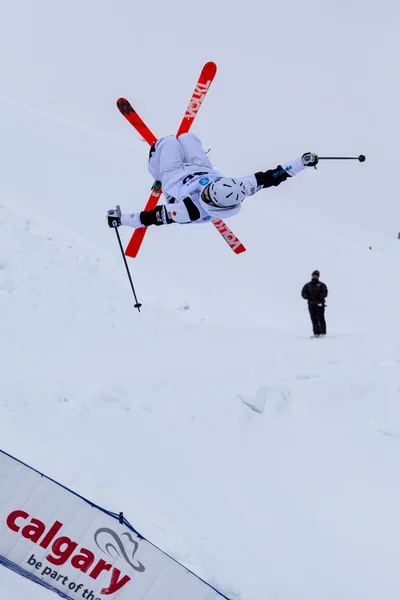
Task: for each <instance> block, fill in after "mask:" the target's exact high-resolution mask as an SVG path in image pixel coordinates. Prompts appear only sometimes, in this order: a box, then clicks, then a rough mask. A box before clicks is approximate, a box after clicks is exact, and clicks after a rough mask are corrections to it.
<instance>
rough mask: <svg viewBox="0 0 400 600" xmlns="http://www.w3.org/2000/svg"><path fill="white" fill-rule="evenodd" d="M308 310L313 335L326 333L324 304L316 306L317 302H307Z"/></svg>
mask: <svg viewBox="0 0 400 600" xmlns="http://www.w3.org/2000/svg"><path fill="white" fill-rule="evenodd" d="M308 310H309V311H310V317H311V322H312V325H313V331H314V335H319V334H321V333H326V323H325V306H323V305H322V306H318V304H309V305H308Z"/></svg>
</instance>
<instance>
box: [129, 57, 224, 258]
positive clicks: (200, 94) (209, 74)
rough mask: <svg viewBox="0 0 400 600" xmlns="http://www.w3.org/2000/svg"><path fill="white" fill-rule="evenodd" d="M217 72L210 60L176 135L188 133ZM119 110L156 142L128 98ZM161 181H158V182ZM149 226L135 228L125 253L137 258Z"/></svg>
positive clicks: (156, 193) (154, 197) (154, 196)
mask: <svg viewBox="0 0 400 600" xmlns="http://www.w3.org/2000/svg"><path fill="white" fill-rule="evenodd" d="M216 72H217V65H216V64H215V63H214V62H208V63H207V64H205V65H204V67H203V68H202V70H201V73H200V76H199V79H198V81H197V84H196V87H195V89H194V92H193V94H192V97H191V98H190V102H189V105H188V107H187V109H186V112H185V114H184V116H183V119H182V122H181V124H180V126H179V129H178V132H177V134H176V136H177V137H178V136H180V135H182V133H188V131H189V130H190V128H191V126H192V124H193V121H194V120H195V118H196V115H197V113H198V112H199V109H200V106H201V105H202V103H203V100H204V98H205V97H206V94H207V92H208V90H209V89H210V85H211V83H212V81H213V79H214V77H215V74H216ZM117 106H118V110H119V111H120V112H121V113H122V114H123V115H124V117H125V118H126V119H127V120H128V121H129V123H130V124H131V125H132V126H133V127H134V128H135V129H136V131H137V132H138V133H139V134H140V135H141V136H142V137H143V138H144V139H145V140H146V142H147V143H148V144H149V145H150V146H151V145H152V144H154V143H155V141H156V138H155V136H154V135H153V134H152V132H151V131H150V129H149V128H148V127H147V126H146V125H145V123H144V122H143V121H142V119H141V118H140V117H139V115H138V114H137V113H136V111H135V110H134V109H133V107H132V106H131V104H130V103H129V102H128V100H125V99H124V98H120V99H119V100H118V102H117ZM121 109H122V110H121ZM157 183H159V182H156V184H157ZM161 193H162V189H161V187H159V188H158V189H157V190H154V186H153V188H152V191H151V193H150V196H149V199H148V201H147V204H146V206H145V208H144V210H153V209H154V208H155V207H156V206H157V202H158V199H159V197H160V196H161ZM146 231H147V227H140V228H139V229H135V231H134V232H133V234H132V237H131V239H130V241H129V243H128V245H127V247H126V249H125V255H126V256H129V257H131V258H136V256H137V255H138V252H139V250H140V246H141V245H142V242H143V239H144V236H145V235H146Z"/></svg>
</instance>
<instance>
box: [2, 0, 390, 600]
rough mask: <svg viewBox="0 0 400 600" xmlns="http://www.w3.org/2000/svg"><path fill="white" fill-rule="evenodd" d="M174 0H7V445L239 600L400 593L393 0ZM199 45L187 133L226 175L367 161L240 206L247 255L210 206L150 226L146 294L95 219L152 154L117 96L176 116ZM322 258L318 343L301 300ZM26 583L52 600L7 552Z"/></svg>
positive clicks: (167, 126) (5, 595) (20, 585)
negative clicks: (301, 157)
mask: <svg viewBox="0 0 400 600" xmlns="http://www.w3.org/2000/svg"><path fill="white" fill-rule="evenodd" d="M167 4H168V3H163V2H158V0H157V2H156V3H153V4H147V5H146V4H143V5H141V4H140V5H137V4H132V3H129V2H126V1H123V0H119V1H118V2H114V3H109V2H105V1H104V0H103V1H100V2H94V1H92V0H87V1H86V2H84V3H82V2H77V1H75V0H73V1H71V2H69V3H64V4H62V5H60V3H54V2H51V1H50V0H38V1H37V2H35V3H32V2H29V1H28V0H20V1H19V2H13V3H8V4H6V5H5V6H4V7H3V8H2V12H3V14H2V18H1V23H0V31H1V34H2V35H1V36H0V66H1V72H2V79H1V83H0V140H1V143H0V239H1V245H0V315H1V317H0V338H1V365H2V370H1V377H0V392H1V393H0V447H1V448H3V449H4V450H6V451H7V452H9V453H11V454H13V455H15V456H17V457H18V458H20V459H21V460H24V461H26V462H28V463H29V464H32V465H33V466H34V467H36V468H38V469H40V470H41V471H43V472H45V473H46V474H48V475H49V476H51V477H54V478H56V479H58V480H60V481H61V482H62V483H63V484H65V485H68V486H70V487H72V488H73V489H75V490H76V491H77V492H79V493H80V494H83V495H85V496H87V497H90V498H91V499H92V500H93V501H96V502H98V503H99V504H101V505H103V506H107V507H108V508H110V509H111V510H115V511H119V510H123V511H124V513H125V514H126V516H127V517H128V518H129V520H130V521H131V522H132V523H133V525H134V526H135V527H136V528H137V529H138V530H139V531H140V532H141V533H142V534H143V535H145V536H146V537H147V538H148V539H150V540H151V541H152V542H154V543H156V544H157V545H159V546H160V547H161V548H163V549H164V550H165V551H167V552H169V553H170V554H171V555H173V556H174V557H175V558H177V559H178V560H179V561H182V562H183V563H184V564H185V565H187V566H188V567H189V568H190V569H191V570H193V571H194V572H196V573H197V574H198V575H200V576H201V577H203V578H205V579H206V580H207V581H209V582H210V583H212V584H213V585H215V586H216V587H217V588H218V589H220V590H221V591H223V592H224V593H225V594H226V595H227V596H229V597H232V598H235V599H236V598H237V599H239V598H240V600H250V599H251V600H264V599H266V598H271V599H274V600H275V599H276V600H278V599H279V600H290V599H292V598H293V599H294V598H296V600H299V599H300V600H303V598H304V599H306V598H307V600H314V599H317V598H318V599H319V598H324V599H326V600H331V599H332V600H333V599H335V600H337V598H339V597H340V598H343V599H346V600H347V599H349V600H350V599H351V600H354V598H363V600H365V599H371V600H372V599H374V600H375V599H378V598H382V597H385V598H395V596H396V594H397V591H398V588H399V584H400V576H399V570H398V538H399V533H400V532H399V525H398V518H397V511H398V505H399V501H400V486H399V484H398V482H397V472H398V466H399V459H400V456H399V453H400V446H399V444H400V408H399V406H400V404H399V401H400V396H399V394H400V342H399V332H400V324H399V320H398V319H397V315H396V308H397V306H398V304H399V301H400V282H399V281H398V278H397V277H396V275H397V270H398V261H399V254H400V241H398V240H397V233H398V230H400V222H398V221H396V219H397V217H398V203H397V200H396V194H395V190H396V187H395V177H396V157H397V143H398V133H399V132H398V129H399V126H398V123H397V122H394V120H393V115H394V114H395V113H396V107H397V104H398V100H399V89H398V83H397V82H396V80H395V77H394V76H393V73H395V72H396V68H397V67H396V56H397V55H398V51H399V41H398V40H399V39H400V37H399V19H398V17H399V11H400V9H399V8H398V6H397V4H395V3H394V2H387V3H385V2H384V3H383V4H382V5H381V8H380V10H379V12H378V9H377V8H376V7H375V5H373V4H370V3H368V2H367V3H359V2H354V3H344V2H336V3H334V4H332V3H329V4H328V3H320V4H319V5H316V4H315V3H311V2H309V1H308V0H307V1H306V2H305V3H301V5H300V4H299V3H297V2H294V1H292V0H290V1H289V4H286V5H285V9H284V10H282V11H281V10H278V9H277V7H276V6H271V5H268V4H265V3H263V2H261V1H259V2H256V1H255V0H251V1H250V2H247V3H246V4H242V3H239V2H236V1H235V2H233V3H231V4H232V6H231V7H230V12H229V13H228V12H227V9H226V8H225V7H224V6H223V5H222V3H217V4H216V3H215V2H213V3H211V1H209V0H207V1H206V2H205V3H203V4H202V6H201V10H200V8H195V7H193V6H188V5H187V4H185V3H183V2H180V1H179V0H174V2H173V3H172V5H169V6H167ZM371 39H373V40H374V43H373V44H372V43H371V42H370V41H371ZM361 50H362V52H361ZM211 59H212V60H215V61H216V62H217V64H218V67H219V71H218V74H217V77H216V80H215V82H214V83H213V86H212V88H211V91H210V94H209V96H208V97H207V99H206V100H205V102H204V105H203V106H202V108H201V111H200V114H199V116H198V118H197V120H196V127H195V131H196V132H197V133H198V134H199V135H200V137H201V138H202V139H203V140H204V145H205V146H206V147H207V148H208V147H211V152H210V158H211V160H212V161H213V162H214V164H215V165H216V166H217V167H218V168H220V169H221V170H223V171H224V172H226V173H227V174H232V175H233V174H237V175H240V174H242V175H244V174H246V173H251V172H254V171H257V170H261V169H263V170H264V169H267V168H270V167H274V166H276V164H277V163H279V162H283V161H285V160H289V159H291V158H293V157H295V156H297V155H298V154H301V153H302V152H304V151H307V150H312V151H316V152H318V153H320V154H321V155H323V154H324V155H327V154H333V155H336V154H339V153H345V154H355V155H358V154H359V153H360V152H363V153H365V154H366V155H367V162H366V163H364V164H359V163H358V162H351V161H349V162H348V163H324V164H321V166H320V167H319V168H318V170H317V171H314V170H310V172H307V173H304V174H301V175H299V177H297V178H296V179H294V180H293V181H290V182H289V183H287V184H284V185H282V186H280V187H279V188H277V189H274V190H267V191H265V192H262V193H260V194H258V195H257V196H255V197H254V198H252V199H248V201H247V203H246V205H245V207H244V209H243V211H242V212H241V214H240V216H238V217H237V218H235V219H232V220H231V221H229V225H230V227H231V228H232V229H233V230H234V231H235V233H237V235H238V236H239V237H240V238H241V240H242V241H243V242H244V243H245V245H246V247H247V252H246V253H245V254H243V255H241V256H235V255H234V254H233V253H232V252H231V251H230V250H229V248H228V247H227V246H226V244H224V242H223V241H222V240H221V239H220V236H219V235H218V234H217V233H216V232H215V230H214V228H212V226H211V225H210V226H208V225H204V226H202V227H179V226H171V227H165V228H158V229H156V230H155V231H154V230H151V231H149V232H148V236H147V237H146V240H145V243H144V245H143V248H142V250H141V253H140V255H139V257H138V258H137V259H136V260H134V261H130V266H131V269H132V275H133V278H134V281H135V284H136V287H137V292H138V295H139V297H140V300H141V301H142V302H143V310H142V312H141V313H140V314H138V313H137V311H135V310H134V309H133V301H132V300H133V299H132V296H131V292H130V289H129V285H128V281H127V279H126V275H125V272H124V267H123V264H122V260H121V256H120V254H119V249H118V245H117V242H116V240H115V235H114V233H113V232H112V231H110V230H109V229H108V228H107V226H106V223H105V219H104V214H105V211H106V210H107V209H108V208H110V207H112V206H114V205H115V204H116V203H119V204H121V205H122V207H123V208H126V209H127V210H128V209H129V210H138V209H141V208H142V206H143V204H144V202H145V201H146V199H147V196H148V192H149V187H150V184H151V180H150V176H149V175H148V174H147V171H146V157H147V152H148V148H147V145H146V144H145V143H143V142H142V141H141V140H140V139H138V137H137V134H136V132H135V131H134V130H133V129H132V128H130V127H129V125H128V124H127V123H126V122H125V121H124V119H122V118H121V116H120V115H119V113H118V111H117V110H116V107H115V101H116V99H117V98H118V97H119V96H126V97H128V98H129V99H130V100H131V101H132V103H133V104H134V105H135V106H136V107H137V110H138V112H139V114H141V116H142V117H143V119H144V120H145V121H146V122H148V124H149V126H150V127H151V128H152V129H153V130H154V132H155V133H157V134H158V133H159V134H160V135H161V134H165V133H170V132H171V131H173V130H174V129H175V128H176V126H177V124H178V123H179V121H180V118H181V116H182V113H183V110H184V109H185V108H186V105H187V101H188V99H189V97H190V94H191V92H192V89H193V85H194V83H195V81H196V78H197V75H198V72H199V70H200V68H201V66H202V64H204V63H205V62H206V61H207V60H211ZM153 229H155V228H153ZM121 233H122V235H123V238H124V241H125V242H126V241H127V240H128V239H129V235H130V231H123V232H122V231H121ZM370 247H371V248H370ZM315 268H318V269H320V271H321V279H322V280H323V281H325V282H326V283H327V285H328V287H329V297H328V308H327V323H328V336H327V338H326V339H324V340H310V339H309V335H310V334H311V328H310V323H309V318H308V313H307V309H306V306H305V303H304V301H303V300H302V298H301V296H300V291H301V287H302V286H303V284H304V283H305V282H306V281H307V280H308V278H309V277H310V273H311V271H312V270H313V269H315ZM240 398H244V399H246V400H250V401H254V400H257V401H258V402H260V403H261V405H263V407H264V412H263V413H262V414H257V413H255V412H253V411H251V410H250V409H249V408H248V407H247V406H246V405H245V404H243V402H241V399H240ZM11 597H13V598H15V599H16V600H22V599H25V598H27V597H29V598H34V599H35V600H36V598H37V599H38V600H39V599H40V598H46V597H50V596H49V592H47V591H46V590H41V589H40V588H37V587H36V586H34V585H33V584H31V583H29V582H26V581H23V580H22V579H20V578H18V577H17V575H14V574H13V573H10V572H8V571H5V569H0V600H6V599H7V600H9V598H11Z"/></svg>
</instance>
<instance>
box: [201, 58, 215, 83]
mask: <svg viewBox="0 0 400 600" xmlns="http://www.w3.org/2000/svg"><path fill="white" fill-rule="evenodd" d="M202 71H203V75H204V77H206V79H213V78H214V77H215V74H216V72H217V65H216V64H215V62H212V61H211V62H208V63H206V64H205V65H204V67H203V69H202Z"/></svg>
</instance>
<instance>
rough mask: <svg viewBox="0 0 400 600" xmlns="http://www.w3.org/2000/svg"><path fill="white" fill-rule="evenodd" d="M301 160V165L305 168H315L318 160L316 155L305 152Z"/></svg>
mask: <svg viewBox="0 0 400 600" xmlns="http://www.w3.org/2000/svg"><path fill="white" fill-rule="evenodd" d="M301 160H302V161H303V165H304V166H305V167H316V166H317V164H318V161H319V158H318V156H317V155H316V154H313V153H312V152H305V153H304V154H303V156H302V157H301Z"/></svg>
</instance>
